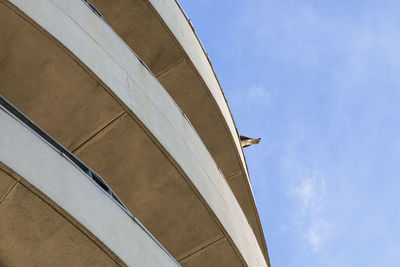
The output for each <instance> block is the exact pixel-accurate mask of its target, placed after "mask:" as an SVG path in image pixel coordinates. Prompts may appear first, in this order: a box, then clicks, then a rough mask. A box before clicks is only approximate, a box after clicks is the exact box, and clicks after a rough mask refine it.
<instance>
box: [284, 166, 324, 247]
mask: <svg viewBox="0 0 400 267" xmlns="http://www.w3.org/2000/svg"><path fill="white" fill-rule="evenodd" d="M298 174H299V177H297V180H298V182H297V183H296V185H295V186H293V187H292V188H290V190H289V193H290V196H291V197H292V198H293V200H294V202H295V203H297V204H296V208H297V209H298V211H299V212H295V213H294V216H295V218H293V220H294V221H295V222H296V223H295V224H294V225H293V226H292V229H294V231H295V232H296V234H298V235H300V236H301V238H302V239H303V240H304V241H305V242H306V245H307V246H308V247H310V248H311V251H312V252H314V253H318V252H319V251H320V249H321V248H322V247H323V246H324V245H325V244H326V242H327V241H328V240H329V238H330V237H331V232H332V230H331V228H332V224H331V223H330V222H329V221H328V220H326V219H325V218H324V217H323V216H322V215H321V212H322V211H323V202H324V198H325V194H326V178H325V175H324V174H323V173H322V172H320V171H318V170H312V171H304V170H301V171H299V172H298Z"/></svg>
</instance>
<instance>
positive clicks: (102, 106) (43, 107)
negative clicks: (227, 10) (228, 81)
mask: <svg viewBox="0 0 400 267" xmlns="http://www.w3.org/2000/svg"><path fill="white" fill-rule="evenodd" d="M93 3H94V4H95V5H96V7H98V8H99V10H100V11H101V12H102V13H103V14H104V17H105V19H106V20H107V21H108V22H109V23H110V25H108V24H107V23H106V22H105V21H104V20H103V19H101V18H100V17H99V16H98V15H97V14H96V13H95V12H93V11H92V10H91V9H90V8H89V7H88V5H86V4H85V3H84V2H83V1H81V0H72V1H62V0H51V1H50V0H38V1H28V0H12V1H4V0H1V1H0V14H1V15H0V20H1V21H0V33H1V35H2V36H4V38H3V39H2V45H1V47H0V49H1V50H0V62H1V66H0V79H1V80H2V82H3V87H2V88H0V94H2V95H3V96H4V97H6V98H7V99H8V100H9V101H10V102H11V103H13V104H14V105H15V106H17V108H19V109H20V110H21V111H22V112H24V113H25V114H26V115H27V116H28V117H29V118H31V119H32V120H33V121H34V122H35V123H37V124H38V125H39V126H40V127H41V128H42V129H44V130H45V131H47V132H48V133H49V134H50V135H51V136H52V137H54V138H55V139H56V140H57V141H58V142H60V143H61V144H62V145H63V146H64V147H66V148H67V149H68V150H70V151H72V152H73V153H74V154H75V155H76V156H77V157H78V158H80V159H81V160H82V161H83V162H85V163H86V164H87V165H88V166H89V167H91V168H92V169H93V170H95V171H96V172H97V173H99V174H100V175H101V176H102V177H103V178H104V179H105V181H106V182H107V183H108V184H109V185H110V186H111V188H112V189H113V190H114V192H115V193H116V194H117V195H118V197H119V198H120V199H121V201H122V202H123V203H124V204H125V205H126V206H127V208H128V209H129V210H130V211H131V212H132V213H133V214H134V215H135V217H137V218H138V219H139V220H140V221H141V222H142V223H143V225H144V226H145V227H146V228H147V229H148V230H149V231H150V232H151V233H152V235H154V236H155V238H157V240H159V241H160V243H161V244H162V245H163V246H164V247H165V248H166V249H167V250H168V251H169V252H170V253H171V255H172V256H173V257H174V258H175V259H176V260H177V261H179V263H180V264H182V265H183V266H232V265H233V266H236V265H237V266H244V265H248V266H266V265H269V260H268V253H267V250H266V246H265V239H264V235H263V233H262V229H261V225H260V222H259V218H258V214H257V210H256V206H255V203H254V198H253V195H252V192H251V187H250V183H249V179H248V173H247V168H246V165H245V161H244V157H243V152H242V150H241V148H240V144H239V139H238V135H237V132H236V128H235V126H234V123H233V120H232V117H231V115H230V112H229V108H228V106H227V104H226V101H225V99H224V97H223V94H222V91H221V90H220V87H219V85H218V82H217V80H216V78H215V75H214V73H213V72H212V68H211V66H210V64H209V62H208V60H207V57H206V55H205V54H204V50H203V49H202V47H201V45H200V43H199V42H198V40H197V39H196V36H195V34H194V32H193V31H192V29H191V28H190V25H189V23H188V21H187V20H186V18H185V16H184V14H183V13H182V11H181V10H180V9H179V6H178V5H177V3H176V2H174V1H150V2H147V1H116V2H115V3H113V5H112V6H108V5H107V3H110V2H109V1H93ZM108 12H109V14H108ZM146 12H147V13H146ZM116 14H119V15H116ZM139 14H142V15H141V16H139ZM150 15H151V16H150ZM126 16H130V17H131V18H132V20H133V22H136V20H138V21H140V22H141V24H135V23H133V22H132V21H126V20H127V17H126ZM114 20H115V22H114ZM119 20H120V21H119ZM161 22H162V23H161ZM133 25H137V26H136V27H133ZM181 25H183V26H181ZM111 27H112V28H111ZM120 27H125V28H122V29H121V28H120ZM148 27H151V29H152V30H151V31H149V29H148ZM113 29H115V30H116V32H114V30H113ZM149 32H150V33H151V34H150V37H149V36H148V34H147V33H149ZM129 34H131V35H132V36H131V37H129ZM146 34H147V35H146ZM126 35H128V36H126ZM120 36H121V37H120ZM157 36H160V38H161V39H157V38H158V37H157ZM156 37H157V38H156ZM130 38H131V39H130ZM146 38H147V39H146ZM148 38H150V39H148ZM134 40H140V41H139V42H138V43H139V44H138V43H135V42H134ZM141 42H142V43H143V44H141ZM146 43H147V44H148V45H147V46H146ZM163 46H164V47H163ZM171 47H172V48H171ZM173 47H176V50H174V48H173ZM171 49H172V50H171ZM160 51H166V52H160ZM134 52H135V53H137V54H138V56H140V58H141V59H140V58H139V57H138V56H137V55H136V54H135V53H134ZM144 62H145V63H144ZM146 64H147V65H146ZM147 66H149V67H147ZM153 73H154V74H153ZM207 112H209V113H207ZM210 125H214V128H213V127H210ZM2 135H3V134H2ZM32 142H33V141H32ZM1 144H2V147H1V149H3V145H4V146H6V145H7V142H5V143H1ZM15 145H17V144H15ZM7 158H8V159H7ZM1 161H2V162H3V164H4V165H5V166H6V167H8V168H10V169H12V170H14V171H15V172H16V173H18V174H19V175H20V176H22V177H23V178H24V179H25V180H27V178H26V177H25V176H27V175H25V174H21V173H19V172H18V171H16V170H15V168H16V167H15V166H14V165H13V161H17V159H16V158H12V157H9V156H8V154H2V158H1ZM21 165H23V164H21ZM31 166H32V165H31ZM6 167H5V168H6ZM56 170H57V168H56ZM53 171H54V170H53ZM5 180H7V179H5ZM52 182H53V183H57V182H56V181H52ZM5 183H7V182H5ZM29 183H31V184H32V186H33V188H35V190H37V191H39V192H41V194H43V195H45V196H46V197H48V198H49V199H51V200H52V201H54V202H55V203H56V204H57V205H60V203H58V202H57V201H56V199H53V198H56V197H57V196H55V195H51V192H47V191H46V190H45V188H43V187H40V186H39V185H37V184H34V183H32V182H31V181H29ZM76 186H78V187H81V186H82V185H81V184H79V183H78V182H77V184H76ZM0 189H1V188H0ZM6 190H7V189H6ZM88 198H92V196H90V197H88ZM93 198H95V197H93ZM5 199H7V198H5ZM86 200H87V199H85V201H86ZM103 201H104V200H101V201H100V202H97V203H103ZM71 203H73V205H75V208H76V209H78V210H80V206H79V204H77V202H73V201H72V202H71ZM60 206H61V208H62V209H63V210H65V212H66V213H67V214H69V215H70V216H71V217H72V218H73V220H76V221H78V222H79V223H80V224H82V225H83V226H84V228H85V229H86V230H85V231H89V232H90V233H91V234H92V235H93V236H95V237H96V238H98V239H100V240H101V241H102V242H103V243H104V244H105V247H106V248H107V249H108V250H110V251H112V253H114V254H116V255H117V257H116V258H119V259H120V261H119V262H118V260H114V262H116V261H117V264H128V265H134V264H133V263H132V261H130V259H131V260H133V258H136V257H139V256H138V254H137V253H139V254H140V253H141V252H140V249H139V248H138V247H128V248H129V249H128V250H129V251H130V253H129V252H124V251H120V250H119V249H121V248H119V246H123V247H125V246H124V245H123V244H125V243H124V242H128V243H129V240H125V239H124V238H125V237H124V238H122V239H118V238H117V239H116V240H111V241H110V242H109V243H107V242H105V241H103V239H104V240H108V239H107V238H106V237H104V236H103V235H104V234H103V235H102V233H101V231H100V230H99V231H96V230H95V228H96V227H100V226H101V225H100V226H98V225H96V223H94V225H92V224H85V222H86V221H85V219H90V218H87V217H91V216H94V217H93V218H95V215H89V214H87V215H86V216H83V217H79V216H78V215H77V214H75V213H73V212H72V211H73V207H70V209H67V208H66V207H64V206H62V205H60ZM0 208H1V206H0ZM110 209H111V208H110ZM85 212H86V211H85ZM93 218H92V219H93ZM115 219H116V220H117V221H116V222H113V224H114V225H119V227H121V228H123V229H125V228H126V227H132V226H124V221H123V220H124V219H123V217H121V216H120V217H118V216H117V217H116V218H115ZM101 221H102V219H98V220H96V222H101ZM120 221H121V222H120ZM98 224H101V223H98ZM88 225H89V226H90V227H89V226H88ZM126 238H131V237H130V236H126ZM111 239H112V238H111ZM121 242H122V243H121ZM149 244H150V245H151V246H152V247H151V249H146V248H145V247H144V248H143V249H145V251H155V250H157V245H156V243H154V242H153V243H152V242H149ZM150 245H149V246H150ZM135 249H136V252H133V250H135ZM112 253H110V254H112ZM154 253H156V254H157V253H158V252H154ZM159 254H160V255H161V256H160V257H159V258H160V259H162V261H164V262H165V264H163V265H160V262H159V261H157V260H158V258H157V257H155V259H154V260H155V261H154V262H152V263H151V264H149V263H145V262H138V263H137V266H166V265H167V264H172V265H173V264H175V262H173V261H170V258H168V257H166V258H162V257H164V256H165V255H164V254H163V253H162V251H161V252H160V253H159ZM163 255H164V256H163ZM121 262H122V263H121Z"/></svg>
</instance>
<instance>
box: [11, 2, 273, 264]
mask: <svg viewBox="0 0 400 267" xmlns="http://www.w3.org/2000/svg"><path fill="white" fill-rule="evenodd" d="M10 2H12V3H13V4H14V5H16V6H17V7H18V8H19V9H20V10H22V11H23V12H24V13H25V14H27V15H28V16H29V17H30V18H31V19H33V20H34V21H35V22H36V23H37V24H39V25H40V26H41V27H42V28H44V29H45V30H46V31H47V32H49V33H50V34H51V35H52V36H54V37H55V38H56V39H58V40H59V41H60V42H61V43H62V44H63V45H64V46H66V47H67V48H68V49H69V50H70V51H71V52H72V53H73V54H74V55H75V56H76V57H77V58H79V59H80V60H81V61H82V62H83V63H84V64H85V65H86V66H87V67H88V68H89V69H91V71H93V72H94V73H95V74H96V75H97V76H98V77H99V78H100V79H101V80H102V81H103V82H104V84H106V85H107V86H108V88H110V89H111V90H112V92H113V94H115V95H116V96H117V97H118V98H119V99H120V100H121V102H123V103H124V105H125V106H126V107H128V108H129V109H130V112H132V114H134V115H135V116H136V117H137V118H138V119H139V120H140V121H141V122H142V123H143V125H144V126H145V127H146V128H147V129H148V130H149V132H151V134H152V135H153V136H154V138H155V139H156V141H157V142H159V144H160V145H161V146H162V148H163V149H165V150H166V151H167V152H168V153H169V155H170V156H171V158H173V159H174V160H175V161H176V163H177V164H178V165H179V166H177V167H179V168H181V169H182V170H183V171H184V172H185V174H186V175H187V177H188V178H189V179H190V181H191V183H192V184H193V185H194V186H195V187H196V189H197V190H198V192H199V193H200V195H201V197H202V198H203V199H204V200H205V202H206V203H207V205H208V206H209V208H210V209H211V210H212V212H213V213H214V214H215V216H216V217H217V218H218V220H219V222H220V224H221V225H222V227H223V229H224V231H225V233H226V235H227V238H228V239H229V240H230V241H231V242H232V246H234V247H236V248H237V250H238V251H239V253H240V255H241V256H242V257H243V259H244V261H245V262H246V263H247V264H248V265H249V266H266V263H265V259H264V257H263V255H262V252H261V249H260V248H259V246H258V243H257V240H256V238H255V236H254V233H253V231H252V229H251V228H250V226H249V224H248V222H247V219H246V217H245V215H244V214H243V212H242V210H241V208H240V206H239V204H238V202H237V200H236V198H235V197H234V195H233V193H232V191H231V189H230V187H229V185H228V184H227V183H226V181H225V178H224V177H223V175H222V174H221V173H220V171H219V169H218V167H217V165H216V164H215V162H214V160H213V159H212V157H211V155H210V154H209V152H208V150H207V149H206V147H205V146H204V144H203V143H202V141H201V139H200V138H199V136H198V135H197V133H196V132H195V130H194V129H193V127H192V126H191V124H190V122H189V121H188V120H187V119H186V116H184V114H183V113H182V112H181V110H180V109H179V107H178V106H177V105H176V104H175V102H174V101H173V99H172V98H171V97H170V96H169V95H168V93H167V92H166V91H165V90H164V89H163V88H162V86H161V85H160V83H159V82H158V81H157V79H156V78H155V77H154V76H153V75H152V74H151V73H150V72H149V70H148V69H147V68H146V67H145V65H144V64H142V62H141V61H140V60H139V59H138V58H137V57H136V56H135V54H134V53H133V52H132V51H131V50H130V49H129V48H128V47H127V46H126V45H125V43H124V42H123V41H122V40H121V39H120V38H119V37H118V36H117V35H116V34H115V33H114V32H113V31H112V29H111V28H110V27H109V26H108V25H107V24H105V23H104V21H102V20H101V19H100V18H99V17H97V15H95V13H93V12H92V11H91V10H90V9H89V8H88V7H87V6H86V5H85V4H84V3H83V2H82V1H80V0H73V1H62V0H38V1H35V2H32V1H28V0H12V1H10Z"/></svg>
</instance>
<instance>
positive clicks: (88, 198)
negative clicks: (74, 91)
mask: <svg viewBox="0 0 400 267" xmlns="http://www.w3.org/2000/svg"><path fill="white" fill-rule="evenodd" d="M0 129H1V134H0V217H1V220H0V234H1V239H0V247H1V250H0V265H1V266H59V265H60V264H61V263H62V265H64V266H121V265H125V264H127V265H129V266H171V267H172V266H179V264H178V263H177V262H176V261H175V260H174V258H172V256H171V255H169V253H168V252H167V251H166V250H165V249H164V248H163V247H162V246H161V245H160V244H159V243H158V242H157V241H156V240H155V239H154V238H153V236H151V234H149V232H148V231H147V230H146V229H145V228H144V227H143V226H142V224H141V223H140V222H139V221H137V220H136V219H135V218H134V217H132V215H131V214H130V213H129V211H127V210H126V208H125V207H124V206H123V204H122V203H121V202H120V201H119V200H118V198H117V197H116V196H115V194H114V193H113V192H112V191H111V189H110V188H109V187H108V186H107V184H106V183H104V181H102V180H101V178H100V177H99V176H98V175H96V174H95V173H94V172H92V170H90V169H89V168H87V166H85V165H84V164H83V163H82V162H81V161H79V160H78V159H77V158H76V157H74V156H73V155H72V154H71V153H69V152H68V151H67V150H65V149H64V148H63V147H62V146H60V145H59V144H58V143H57V142H56V141H54V140H53V139H52V138H51V137H49V136H48V135H47V134H46V133H44V132H43V131H42V130H41V129H40V128H38V127H37V126H36V125H34V124H33V123H32V122H31V121H29V120H28V119H27V118H26V117H24V116H23V115H22V114H21V113H19V111H18V110H15V109H14V108H13V107H12V106H10V105H9V104H8V103H7V102H5V101H4V99H2V98H0Z"/></svg>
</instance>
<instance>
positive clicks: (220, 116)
mask: <svg viewBox="0 0 400 267" xmlns="http://www.w3.org/2000/svg"><path fill="white" fill-rule="evenodd" d="M92 3H93V4H94V5H95V6H96V7H97V8H98V9H99V11H100V12H101V13H102V14H103V16H104V18H105V19H106V20H107V22H108V23H110V25H111V27H112V28H113V29H114V30H115V31H116V32H117V33H118V34H119V35H120V36H121V38H122V39H123V40H124V41H125V42H126V43H127V44H128V45H129V46H130V47H131V48H132V50H133V51H135V53H136V54H137V55H138V56H139V57H140V58H141V59H142V60H143V61H144V62H145V63H146V64H147V66H148V67H149V68H150V69H151V71H152V72H153V73H154V74H155V76H156V77H157V78H158V79H159V80H160V82H161V84H162V85H163V86H164V88H165V89H166V90H167V91H168V93H169V94H170V95H171V96H172V98H173V99H174V101H175V102H176V103H177V104H178V106H179V107H180V108H181V109H182V111H183V112H184V113H185V114H186V115H187V117H188V118H189V120H190V122H191V123H192V124H193V127H194V128H195V130H196V131H197V133H198V134H199V136H200V137H201V139H202V140H203V142H204V144H205V145H206V147H207V149H208V151H209V152H210V154H211V155H212V156H213V158H214V160H215V161H216V163H217V166H218V167H219V168H220V169H221V171H222V173H223V174H224V176H225V178H226V180H227V182H228V183H229V185H230V187H231V189H232V191H233V193H234V194H235V197H236V198H237V200H238V201H239V204H240V206H241V208H242V209H243V212H244V213H245V215H246V218H247V220H248V221H249V223H250V225H251V227H252V229H253V231H254V233H255V235H256V237H257V239H258V242H259V244H260V247H261V248H262V250H263V253H264V256H265V258H266V259H267V261H269V259H268V251H267V246H266V243H265V238H264V233H263V230H262V226H261V222H260V218H259V216H258V212H257V207H256V204H255V201H254V196H253V192H252V189H251V184H250V180H249V175H248V171H247V165H246V161H245V158H244V155H243V151H242V148H241V146H240V141H239V136H238V133H237V130H236V126H235V123H234V121H233V118H232V115H231V112H230V110H229V106H228V104H227V102H226V99H225V96H224V94H223V91H222V89H221V86H220V84H219V82H218V79H217V77H216V75H215V73H214V70H213V68H212V65H211V63H210V61H209V59H208V56H207V54H206V52H205V50H204V49H203V47H202V45H201V43H200V41H199V39H198V37H197V35H196V33H195V31H194V29H193V27H192V25H191V24H190V22H189V20H188V19H187V17H186V16H185V14H184V12H183V11H182V9H181V8H180V6H179V4H178V2H177V1H175V0H163V1H161V0H139V1H133V0H115V1H108V0H92Z"/></svg>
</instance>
